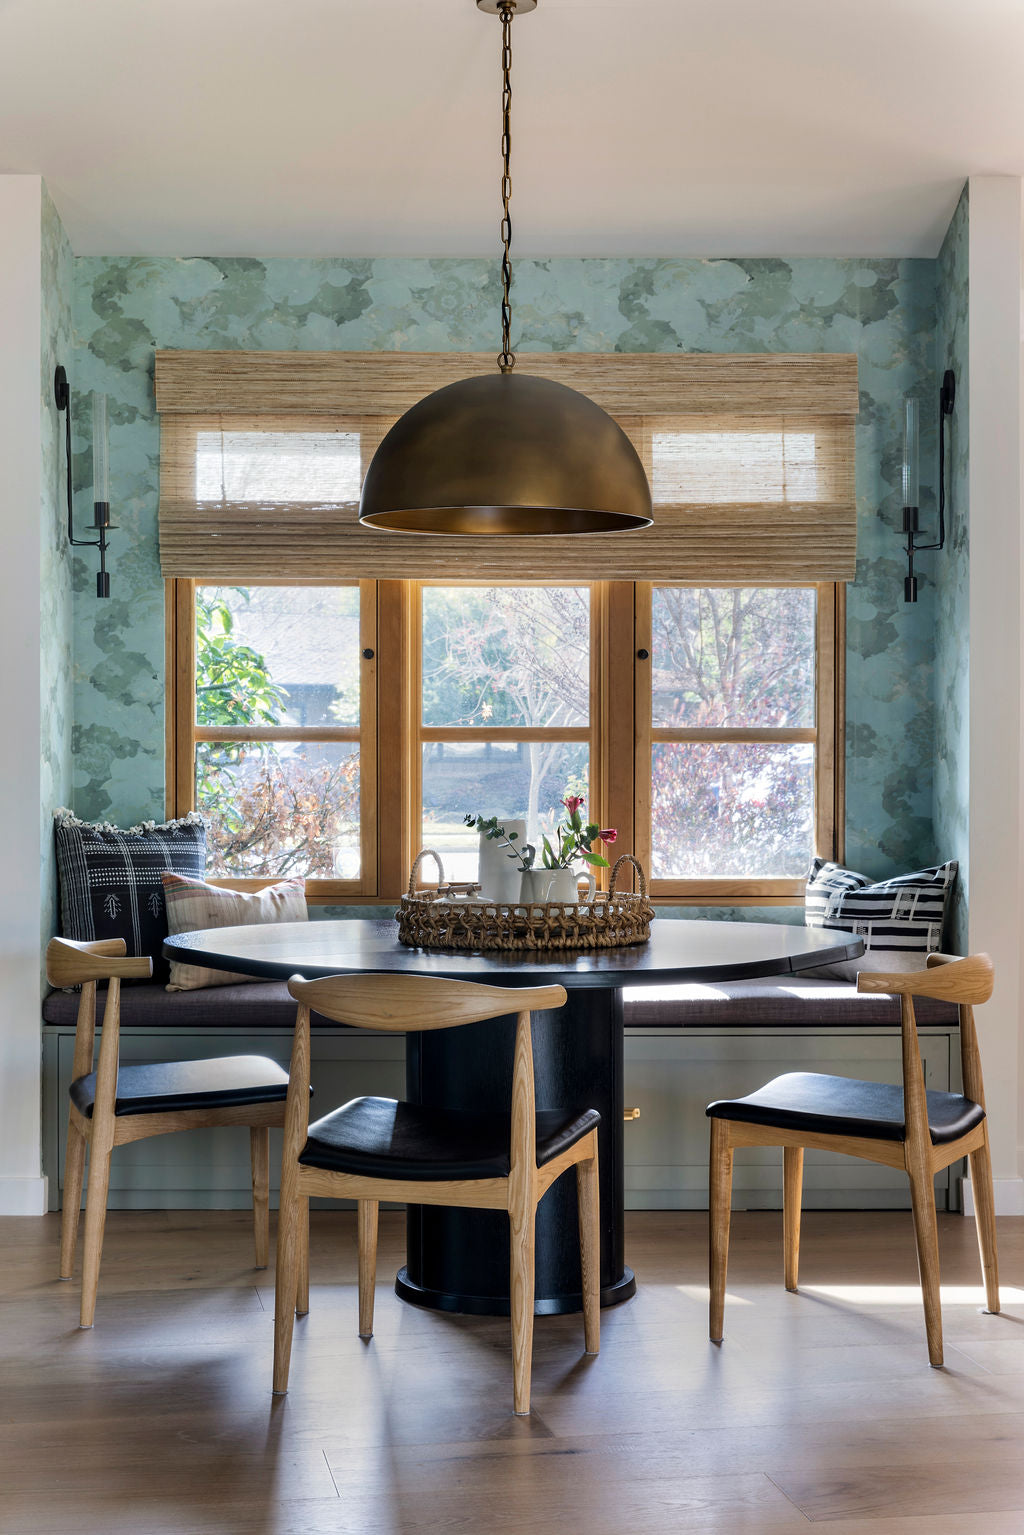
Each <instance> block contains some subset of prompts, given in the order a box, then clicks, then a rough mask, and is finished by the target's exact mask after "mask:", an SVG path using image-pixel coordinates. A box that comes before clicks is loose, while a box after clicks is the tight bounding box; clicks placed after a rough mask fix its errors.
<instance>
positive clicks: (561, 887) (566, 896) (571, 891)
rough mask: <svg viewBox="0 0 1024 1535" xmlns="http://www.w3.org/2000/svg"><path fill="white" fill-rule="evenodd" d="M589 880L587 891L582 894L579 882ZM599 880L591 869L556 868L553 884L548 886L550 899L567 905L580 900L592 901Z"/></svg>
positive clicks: (572, 904) (573, 904)
mask: <svg viewBox="0 0 1024 1535" xmlns="http://www.w3.org/2000/svg"><path fill="white" fill-rule="evenodd" d="M581 879H585V880H586V881H587V893H586V895H584V896H582V897H581V896H580V892H579V882H580V880H581ZM596 888H597V881H596V880H595V879H594V876H593V874H592V873H591V872H590V870H589V869H556V871H555V874H554V877H553V878H552V881H551V884H550V885H549V886H548V897H547V898H548V900H549V901H561V902H563V904H564V905H566V906H575V904H576V902H577V901H579V900H581V899H582V900H584V901H592V900H593V899H594V891H595V890H596Z"/></svg>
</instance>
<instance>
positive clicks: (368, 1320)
mask: <svg viewBox="0 0 1024 1535" xmlns="http://www.w3.org/2000/svg"><path fill="white" fill-rule="evenodd" d="M358 1204H359V1216H358V1225H359V1336H360V1337H361V1338H372V1337H373V1292H374V1286H375V1285H376V1283H377V1210H378V1205H377V1201H376V1200H375V1199H360V1200H359V1201H358Z"/></svg>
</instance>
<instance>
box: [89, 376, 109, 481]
mask: <svg viewBox="0 0 1024 1535" xmlns="http://www.w3.org/2000/svg"><path fill="white" fill-rule="evenodd" d="M92 499H93V501H94V502H96V504H97V505H101V504H102V505H106V506H109V505H110V453H109V448H108V445H107V397H106V395H105V394H93V397H92Z"/></svg>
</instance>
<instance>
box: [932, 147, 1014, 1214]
mask: <svg viewBox="0 0 1024 1535" xmlns="http://www.w3.org/2000/svg"><path fill="white" fill-rule="evenodd" d="M1022 186H1024V183H1022V182H1021V180H1020V179H1019V178H1018V177H1015V176H972V177H971V181H970V236H969V281H970V300H969V302H970V382H971V408H970V546H971V547H970V699H971V747H970V868H971V896H970V919H969V944H970V948H971V950H972V951H976V950H979V949H982V950H985V951H986V952H987V953H989V954H991V956H992V959H993V961H994V963H995V968H996V990H995V994H994V996H993V998H992V1001H991V1002H989V1003H988V1004H986V1006H985V1007H983V1008H980V1009H979V1012H978V1032H979V1037H980V1043H981V1051H982V1061H983V1063H984V1070H985V1093H986V1100H987V1107H988V1112H989V1126H990V1135H991V1138H992V1158H993V1171H994V1174H995V1178H996V1209H997V1212H998V1213H1000V1214H1004V1215H1014V1214H1016V1215H1020V1214H1024V1181H1022V1179H1021V1171H1022V1168H1024V1160H1022V1157H1021V1140H1022V1136H1024V1115H1022V1112H1021V1101H1022V1086H1024V1076H1022V1067H1024V1060H1022V1052H1021V1006H1022V1000H1024V986H1022V969H1021V947H1022V935H1024V880H1022V872H1024V859H1022V841H1021V839H1022V833H1024V814H1022V803H1021V792H1022V773H1021V760H1022V750H1024V736H1022V711H1021V679H1022V675H1024V668H1022V644H1024V630H1022V623H1021V617H1022V569H1021V557H1022V539H1021V489H1022V459H1021V451H1022V443H1024V439H1022V431H1021V406H1022V389H1021V361H1022V357H1021V340H1022V328H1021V321H1022V307H1021V281H1022V249H1024V247H1022V228H1021V216H1022ZM938 558H941V556H938Z"/></svg>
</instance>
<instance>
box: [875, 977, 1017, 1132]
mask: <svg viewBox="0 0 1024 1535" xmlns="http://www.w3.org/2000/svg"><path fill="white" fill-rule="evenodd" d="M927 964H928V968H927V969H926V970H909V971H905V972H903V973H897V974H888V973H886V972H875V971H871V972H868V971H864V970H862V971H861V972H860V974H859V975H858V976H857V990H858V991H870V992H888V993H891V994H894V995H897V996H898V997H899V999H900V1023H901V1026H902V1032H903V1105H904V1117H905V1121H906V1125H907V1138H908V1140H909V1139H911V1137H912V1136H913V1137H916V1138H918V1139H920V1140H921V1141H922V1144H925V1143H926V1144H928V1145H930V1136H929V1132H928V1109H927V1101H926V1098H925V1086H924V1072H923V1068H922V1066H921V1048H920V1045H919V1043H918V1038H917V1020H916V1018H915V1017H914V1003H913V998H914V997H933V998H935V999H936V1000H937V1001H941V1002H955V1003H956V1004H957V1008H958V1011H959V1017H960V1071H961V1078H962V1081H963V1088H964V1096H965V1097H967V1098H969V1099H970V1100H971V1102H972V1103H977V1104H978V1105H979V1106H980V1107H981V1108H984V1107H985V1086H984V1081H983V1079H982V1073H981V1054H980V1052H979V1050H978V1036H977V1031H976V1029H975V1026H974V1004H975V1003H978V1002H987V1001H988V999H989V997H990V996H991V995H992V988H993V985H994V984H995V969H994V967H993V964H992V961H991V959H990V958H989V956H988V955H987V954H969V955H967V956H966V958H959V957H958V956H957V955H955V954H929V955H928V959H927Z"/></svg>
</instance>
